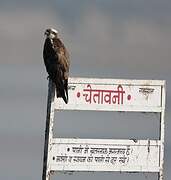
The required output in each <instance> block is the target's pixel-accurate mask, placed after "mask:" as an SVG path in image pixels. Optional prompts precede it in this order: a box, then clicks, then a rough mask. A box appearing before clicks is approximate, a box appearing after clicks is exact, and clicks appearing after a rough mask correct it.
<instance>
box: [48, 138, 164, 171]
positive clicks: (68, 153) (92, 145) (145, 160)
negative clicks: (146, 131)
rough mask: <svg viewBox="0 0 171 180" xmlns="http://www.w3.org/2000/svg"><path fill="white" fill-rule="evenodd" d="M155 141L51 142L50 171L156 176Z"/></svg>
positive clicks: (156, 144) (158, 146)
mask: <svg viewBox="0 0 171 180" xmlns="http://www.w3.org/2000/svg"><path fill="white" fill-rule="evenodd" d="M160 145H161V142H160V141H159V140H115V139H113V140H112V139H106V140H105V139H72V138H71V139H65V138H55V139H52V148H51V150H50V170H51V171H125V172H159V169H160V167H159V162H160V159H159V157H160V156H159V154H160Z"/></svg>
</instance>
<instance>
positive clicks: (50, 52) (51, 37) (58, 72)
mask: <svg viewBox="0 0 171 180" xmlns="http://www.w3.org/2000/svg"><path fill="white" fill-rule="evenodd" d="M45 36H46V40H45V43H44V49H43V58H44V63H45V66H46V70H47V72H48V74H49V76H48V77H49V78H50V79H51V80H52V82H53V83H54V84H55V86H56V96H57V98H60V97H62V98H63V100H64V102H65V103H66V104H67V103H68V76H69V66H70V61H69V53H68V51H67V49H66V48H65V46H64V44H63V43H62V41H61V40H60V39H59V37H58V31H57V30H55V29H53V28H51V29H46V31H45Z"/></svg>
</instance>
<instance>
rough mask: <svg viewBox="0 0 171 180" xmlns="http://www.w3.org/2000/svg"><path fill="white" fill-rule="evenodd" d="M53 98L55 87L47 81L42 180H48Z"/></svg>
mask: <svg viewBox="0 0 171 180" xmlns="http://www.w3.org/2000/svg"><path fill="white" fill-rule="evenodd" d="M54 97H55V86H54V84H53V83H52V81H51V80H49V87H48V99H47V116H46V129H45V141H44V158H43V174H42V180H49V179H50V167H49V165H50V163H49V154H48V153H49V150H50V147H51V145H52V137H53V133H52V130H53V121H54Z"/></svg>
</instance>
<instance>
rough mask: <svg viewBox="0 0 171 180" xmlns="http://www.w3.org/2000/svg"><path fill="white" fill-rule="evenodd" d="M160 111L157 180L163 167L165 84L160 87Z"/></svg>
mask: <svg viewBox="0 0 171 180" xmlns="http://www.w3.org/2000/svg"><path fill="white" fill-rule="evenodd" d="M161 98H162V111H161V115H160V142H161V143H160V171H159V173H158V179H159V180H163V179H164V176H163V166H164V131H165V120H164V116H165V99H166V87H165V83H164V85H163V86H162V95H161Z"/></svg>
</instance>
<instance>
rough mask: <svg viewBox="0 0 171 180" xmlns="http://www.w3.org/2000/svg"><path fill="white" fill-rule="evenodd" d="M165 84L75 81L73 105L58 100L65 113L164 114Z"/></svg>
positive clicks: (71, 93)
mask: <svg viewBox="0 0 171 180" xmlns="http://www.w3.org/2000/svg"><path fill="white" fill-rule="evenodd" d="M163 84H164V81H150V80H149V81H145V80H115V79H88V78H80V79H79V78H71V79H70V80H69V86H68V88H69V103H68V104H65V103H64V102H63V100H62V99H61V98H58V99H57V98H56V100H55V108H56V109H65V110H100V111H140V112H161V110H162V108H161V106H162V105H161V104H162V103H161V92H162V89H161V85H163Z"/></svg>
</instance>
